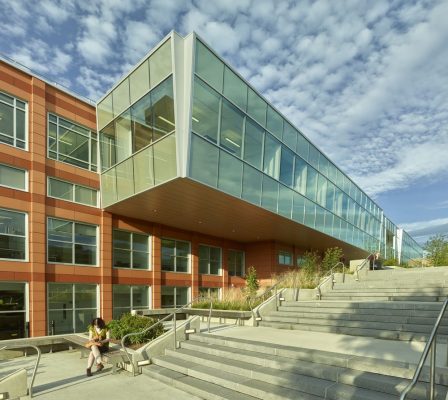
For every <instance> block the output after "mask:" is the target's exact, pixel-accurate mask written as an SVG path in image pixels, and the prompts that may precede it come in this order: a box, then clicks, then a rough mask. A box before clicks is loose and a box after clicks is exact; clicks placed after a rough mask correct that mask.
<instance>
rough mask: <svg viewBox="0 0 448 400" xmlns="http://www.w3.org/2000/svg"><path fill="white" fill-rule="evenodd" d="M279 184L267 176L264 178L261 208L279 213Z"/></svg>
mask: <svg viewBox="0 0 448 400" xmlns="http://www.w3.org/2000/svg"><path fill="white" fill-rule="evenodd" d="M277 198H278V183H277V182H276V181H275V180H274V179H271V178H269V177H267V176H263V194H262V199H261V206H262V207H264V208H266V209H267V210H270V211H273V212H277Z"/></svg>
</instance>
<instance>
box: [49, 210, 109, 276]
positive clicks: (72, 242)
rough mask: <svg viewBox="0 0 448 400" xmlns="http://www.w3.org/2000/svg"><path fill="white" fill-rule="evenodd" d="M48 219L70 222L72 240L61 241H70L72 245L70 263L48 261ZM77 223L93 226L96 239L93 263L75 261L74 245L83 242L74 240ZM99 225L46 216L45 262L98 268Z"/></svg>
mask: <svg viewBox="0 0 448 400" xmlns="http://www.w3.org/2000/svg"><path fill="white" fill-rule="evenodd" d="M50 219H54V220H57V221H64V222H69V223H71V224H72V241H71V242H62V243H71V245H72V262H71V263H67V262H60V261H50V260H49V255H50V251H49V248H50V244H49V242H50V240H49V229H48V225H49V221H50ZM77 224H79V225H87V226H91V227H95V230H96V232H95V236H96V240H95V249H96V251H95V264H78V263H76V262H75V260H76V249H75V247H76V245H77V244H83V243H77V242H75V226H76V225H77ZM99 233H100V227H99V225H95V224H89V223H85V222H78V221H72V220H68V219H63V218H57V217H52V216H48V217H47V246H46V250H47V259H46V262H47V264H60V265H76V266H80V267H92V268H99V267H100V266H99V256H100V235H99ZM52 241H53V242H59V243H61V241H60V240H59V241H58V240H52ZM88 246H92V245H88Z"/></svg>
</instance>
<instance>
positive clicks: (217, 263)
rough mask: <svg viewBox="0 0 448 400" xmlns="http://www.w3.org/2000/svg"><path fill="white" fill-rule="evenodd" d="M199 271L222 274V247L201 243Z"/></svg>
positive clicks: (201, 272)
mask: <svg viewBox="0 0 448 400" xmlns="http://www.w3.org/2000/svg"><path fill="white" fill-rule="evenodd" d="M199 273H200V274H210V275H220V274H221V249H220V248H219V247H211V246H204V245H199Z"/></svg>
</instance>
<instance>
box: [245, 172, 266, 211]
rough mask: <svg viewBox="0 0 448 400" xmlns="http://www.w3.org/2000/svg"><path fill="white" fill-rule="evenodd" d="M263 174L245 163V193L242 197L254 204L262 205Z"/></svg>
mask: <svg viewBox="0 0 448 400" xmlns="http://www.w3.org/2000/svg"><path fill="white" fill-rule="evenodd" d="M262 179H263V174H262V173H261V172H259V171H257V170H256V169H255V168H252V167H250V166H248V165H246V164H244V169H243V193H242V198H243V199H244V200H247V201H250V202H251V203H253V204H257V205H260V200H261V181H262Z"/></svg>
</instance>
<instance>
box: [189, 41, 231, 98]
mask: <svg viewBox="0 0 448 400" xmlns="http://www.w3.org/2000/svg"><path fill="white" fill-rule="evenodd" d="M195 61H196V63H195V64H196V73H197V74H198V75H199V76H200V77H201V78H202V79H204V80H205V81H206V82H207V83H208V84H209V85H210V86H212V87H213V88H215V89H216V90H217V91H218V92H221V91H222V87H223V78H224V64H223V62H222V61H221V60H220V59H219V58H218V57H216V56H215V55H214V54H213V53H212V52H211V51H210V50H209V49H208V48H207V47H205V46H204V45H203V44H202V43H201V42H200V41H198V40H197V41H196V60H195Z"/></svg>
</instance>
